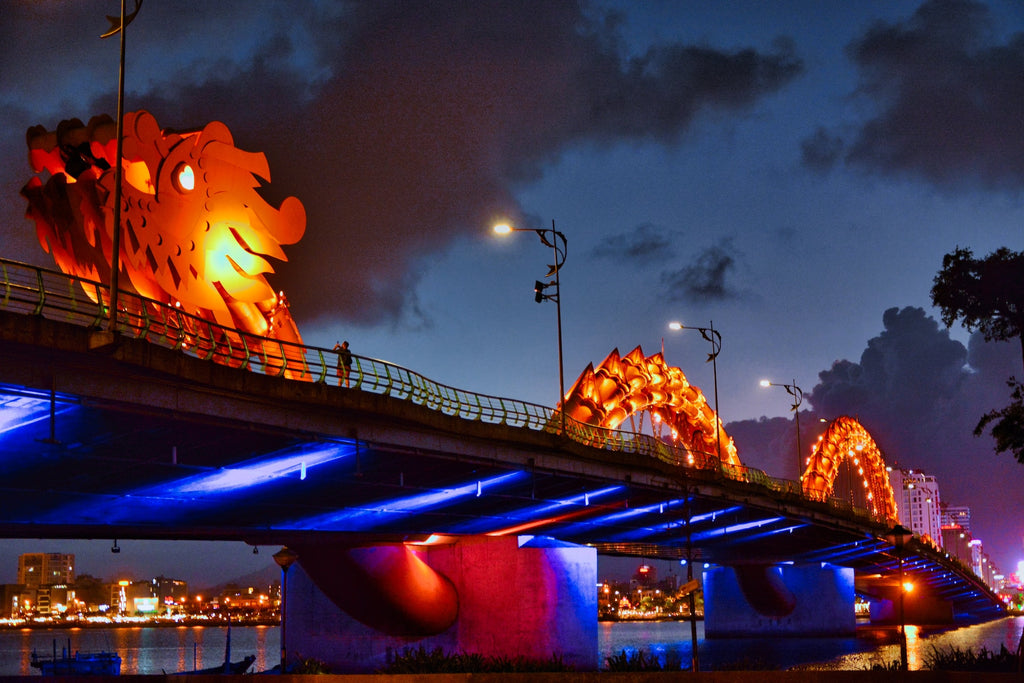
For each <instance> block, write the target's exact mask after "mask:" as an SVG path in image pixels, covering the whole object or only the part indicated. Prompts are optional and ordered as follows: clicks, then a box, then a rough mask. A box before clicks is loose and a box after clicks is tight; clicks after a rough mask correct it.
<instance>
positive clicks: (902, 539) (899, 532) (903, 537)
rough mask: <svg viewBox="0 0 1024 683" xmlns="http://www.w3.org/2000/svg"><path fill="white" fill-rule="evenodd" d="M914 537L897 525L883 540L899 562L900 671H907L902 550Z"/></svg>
mask: <svg viewBox="0 0 1024 683" xmlns="http://www.w3.org/2000/svg"><path fill="white" fill-rule="evenodd" d="M913 537H914V532H913V531H911V530H910V529H908V528H906V527H905V526H903V525H902V524H897V525H896V526H894V527H893V528H892V530H891V531H889V533H887V534H886V535H885V540H886V541H887V542H889V543H890V544H892V546H893V547H894V548H895V549H896V558H897V560H898V561H899V567H900V582H899V586H898V590H899V592H900V606H899V610H900V670H901V671H906V670H907V618H906V613H905V612H904V611H903V596H904V595H905V594H906V592H907V589H906V586H905V585H904V583H903V548H904V546H905V545H906V543H907V541H909V540H910V539H911V538H913Z"/></svg>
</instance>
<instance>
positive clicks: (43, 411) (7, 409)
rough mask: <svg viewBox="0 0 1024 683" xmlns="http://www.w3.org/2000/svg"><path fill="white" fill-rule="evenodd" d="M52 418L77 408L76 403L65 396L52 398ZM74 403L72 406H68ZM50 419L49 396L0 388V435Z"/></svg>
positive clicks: (10, 388)
mask: <svg viewBox="0 0 1024 683" xmlns="http://www.w3.org/2000/svg"><path fill="white" fill-rule="evenodd" d="M54 401H55V404H56V405H55V409H54V416H55V417H59V416H61V415H64V414H65V413H67V412H69V411H71V410H74V409H75V408H77V407H78V405H77V402H76V401H72V400H71V399H69V398H68V397H67V396H63V395H58V396H55V397H54ZM69 403H74V405H68V404H69ZM49 419H50V396H49V394H46V395H44V394H42V393H41V392H32V393H31V394H28V395H26V392H25V391H24V390H18V389H14V388H12V387H9V386H4V387H2V388H0V434H6V433H8V432H13V431H16V430H19V429H22V428H23V427H28V426H30V425H33V424H36V423H37V422H44V421H46V420H49Z"/></svg>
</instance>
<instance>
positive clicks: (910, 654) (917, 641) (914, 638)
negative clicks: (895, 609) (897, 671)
mask: <svg viewBox="0 0 1024 683" xmlns="http://www.w3.org/2000/svg"><path fill="white" fill-rule="evenodd" d="M905 628H906V630H907V669H909V670H910V671H917V670H919V669H921V668H922V666H921V648H922V645H921V638H920V637H919V636H920V635H921V627H920V626H914V625H913V624H907V625H906V627H905Z"/></svg>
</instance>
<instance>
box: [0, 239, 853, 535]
mask: <svg viewBox="0 0 1024 683" xmlns="http://www.w3.org/2000/svg"><path fill="white" fill-rule="evenodd" d="M0 288H2V289H0V308H2V309H5V310H9V311H13V312H15V313H22V314H25V315H38V316H43V317H46V318H48V319H52V320H57V321H61V322H66V323H71V324H75V325H80V326H83V327H89V328H96V329H98V328H101V327H104V326H105V325H107V324H108V309H107V308H106V307H105V305H104V304H103V296H102V295H103V292H104V291H107V290H108V289H109V287H108V286H106V285H103V284H101V283H100V282H97V281H95V280H90V279H86V278H81V277H76V276H72V275H68V274H66V273H63V272H60V271H56V270H52V269H47V268H42V267H38V266H33V265H29V264H25V263H20V262H17V261H11V260H9V259H0ZM118 300H119V308H120V309H121V310H120V311H119V313H118V317H117V332H118V333H120V334H123V335H126V336H131V337H134V338H137V339H140V340H144V341H148V342H150V343H153V344H157V345H160V346H163V347H166V348H169V349H173V350H175V351H178V352H180V353H185V354H187V355H190V356H193V357H196V358H199V359H202V360H209V361H213V362H216V363H221V364H225V365H229V366H234V367H238V368H241V369H245V370H248V371H251V372H263V373H265V374H270V375H276V376H283V377H285V378H287V379H291V380H296V381H306V382H317V383H320V384H326V383H329V382H333V381H336V379H335V378H336V377H337V364H338V354H337V353H336V352H334V351H332V350H327V349H323V348H319V347H314V346H305V345H301V344H294V343H290V342H285V341H280V340H276V339H271V338H267V337H259V336H256V335H252V334H249V333H247V332H243V331H240V330H237V329H235V328H230V327H225V326H222V325H218V324H216V323H213V322H210V321H208V320H206V319H204V318H201V317H198V316H194V315H191V314H189V313H186V312H184V311H182V310H181V309H180V308H179V307H177V306H174V305H171V304H167V303H162V302H159V301H154V300H152V299H146V298H145V297H142V296H140V295H138V294H136V293H134V292H128V291H124V290H121V291H120V292H119V294H118ZM348 385H349V387H350V388H353V389H357V390H359V391H366V392H370V393H375V394H380V395H384V396H390V397H392V398H397V399H400V400H405V401H409V402H411V403H414V404H417V405H421V406H424V407H426V408H428V409H430V410H434V411H438V412H441V413H444V414H445V415H449V416H452V417H458V418H460V419H464V420H473V421H479V422H484V423H488V424H501V425H506V426H509V427H516V428H522V429H529V430H532V431H543V432H547V433H552V434H557V433H559V432H560V431H561V419H560V418H559V414H558V410H557V409H554V408H548V407H545V406H542V405H538V404H535V403H529V402H526V401H520V400H517V399H509V398H500V397H497V396H488V395H486V394H478V393H475V392H470V391H465V390H463V389H457V388H455V387H451V386H447V385H444V384H439V383H437V382H435V381H433V380H430V379H428V378H426V377H424V376H422V375H420V374H418V373H416V372H414V371H412V370H409V369H407V368H403V367H401V366H398V365H395V364H393V363H388V362H387V361H383V360H378V359H375V358H368V357H366V356H358V355H353V356H352V369H351V371H350V373H349V378H348ZM565 436H566V437H567V438H570V439H572V440H574V441H577V442H579V443H582V444H585V445H587V446H591V447H594V448H600V449H604V450H610V451H618V452H624V453H634V454H638V455H644V456H647V457H651V458H656V459H658V460H661V461H664V462H667V463H669V464H672V465H677V466H680V467H686V468H691V469H699V470H703V471H708V472H713V473H715V474H717V475H719V476H722V477H724V478H727V479H731V480H734V481H741V482H746V483H749V484H754V485H759V486H762V487H764V488H767V489H769V490H772V491H775V492H780V493H789V494H794V495H802V491H801V487H800V485H799V483H797V482H794V481H790V480H786V479H777V478H774V477H770V476H768V474H766V473H765V472H763V471H761V470H758V469H755V468H751V467H745V466H734V465H725V464H723V463H721V462H720V461H719V460H718V458H717V457H715V454H713V453H701V452H697V451H692V450H690V449H687V448H685V447H684V446H680V445H676V444H670V443H666V442H664V441H661V440H660V439H657V438H655V437H653V436H651V435H648V434H642V433H635V432H629V431H624V430H616V429H606V428H603V427H595V426H594V425H589V424H585V423H582V422H578V421H576V420H574V419H573V418H571V417H568V416H567V417H566V418H565ZM825 502H826V503H828V504H829V505H831V506H833V507H836V508H837V509H842V510H844V511H846V512H848V513H854V514H858V515H863V514H866V513H867V511H866V510H861V509H860V508H853V506H851V505H849V504H848V503H845V502H844V501H840V500H837V499H832V500H828V501H825ZM868 516H869V515H868Z"/></svg>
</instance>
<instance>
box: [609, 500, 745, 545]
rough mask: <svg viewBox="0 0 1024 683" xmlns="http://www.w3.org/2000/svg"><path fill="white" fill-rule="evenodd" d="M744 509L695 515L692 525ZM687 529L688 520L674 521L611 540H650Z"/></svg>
mask: <svg viewBox="0 0 1024 683" xmlns="http://www.w3.org/2000/svg"><path fill="white" fill-rule="evenodd" d="M742 509H743V506H741V505H734V506H732V507H727V508H722V509H721V510H714V511H712V512H706V513H703V514H700V515H694V516H693V517H692V518H691V519H690V525H691V526H692V525H695V524H702V523H704V522H709V521H710V522H715V521H716V520H717V519H718V517H719V516H720V515H723V516H724V515H728V514H731V513H733V512H738V511H740V510H742ZM685 528H686V520H685V519H675V520H672V521H671V522H665V523H664V524H655V525H652V526H647V527H642V528H640V529H633V530H632V531H624V532H622V533H619V534H615V535H614V536H612V537H611V538H610V539H609V540H610V541H613V542H616V541H621V542H628V541H636V540H638V539H644V538H648V537H650V536H658V535H661V534H665V533H666V532H669V531H674V530H676V529H685Z"/></svg>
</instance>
